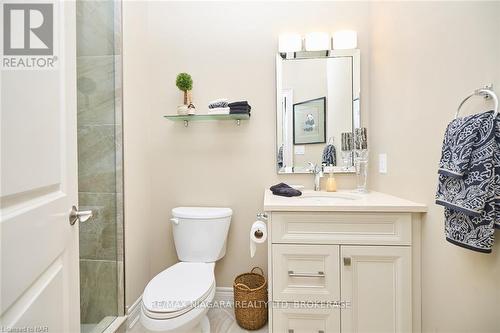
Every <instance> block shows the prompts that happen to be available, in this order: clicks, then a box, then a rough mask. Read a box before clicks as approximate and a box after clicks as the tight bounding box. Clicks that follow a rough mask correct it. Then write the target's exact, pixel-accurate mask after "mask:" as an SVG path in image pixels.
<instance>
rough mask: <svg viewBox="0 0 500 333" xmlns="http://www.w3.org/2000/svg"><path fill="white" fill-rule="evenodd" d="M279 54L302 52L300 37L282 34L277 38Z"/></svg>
mask: <svg viewBox="0 0 500 333" xmlns="http://www.w3.org/2000/svg"><path fill="white" fill-rule="evenodd" d="M278 49H279V52H281V53H286V52H296V51H302V36H300V35H299V34H284V35H280V38H279V46H278Z"/></svg>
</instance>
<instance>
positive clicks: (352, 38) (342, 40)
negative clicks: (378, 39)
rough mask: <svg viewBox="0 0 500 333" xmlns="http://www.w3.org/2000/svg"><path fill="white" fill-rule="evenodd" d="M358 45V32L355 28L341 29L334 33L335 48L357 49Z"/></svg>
mask: <svg viewBox="0 0 500 333" xmlns="http://www.w3.org/2000/svg"><path fill="white" fill-rule="evenodd" d="M357 46H358V34H357V32H356V31H354V30H341V31H337V32H334V33H333V49H334V50H346V49H355V48H356V47H357Z"/></svg>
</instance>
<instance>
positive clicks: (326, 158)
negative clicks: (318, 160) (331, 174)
mask: <svg viewBox="0 0 500 333" xmlns="http://www.w3.org/2000/svg"><path fill="white" fill-rule="evenodd" d="M322 160H323V161H322V164H323V165H333V166H336V165H337V151H336V149H335V146H334V145H332V144H329V145H326V146H325V149H323V156H322Z"/></svg>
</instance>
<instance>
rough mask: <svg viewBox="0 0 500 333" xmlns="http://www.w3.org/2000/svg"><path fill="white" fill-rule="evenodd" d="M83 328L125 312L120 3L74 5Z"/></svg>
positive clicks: (98, 328) (98, 326)
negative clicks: (87, 214)
mask: <svg viewBox="0 0 500 333" xmlns="http://www.w3.org/2000/svg"><path fill="white" fill-rule="evenodd" d="M76 11H77V90H78V191H79V193H78V196H79V207H80V209H82V210H86V209H91V210H92V211H93V212H94V218H92V219H91V220H89V221H87V222H85V223H81V224H80V314H81V331H82V332H85V333H89V332H92V333H98V332H102V331H103V330H104V329H106V327H108V326H109V324H110V323H111V322H113V320H114V319H116V317H117V316H122V315H123V314H124V284H123V180H122V118H121V117H122V108H121V100H122V99H121V45H120V43H121V2H120V1H83V0H81V1H77V5H76Z"/></svg>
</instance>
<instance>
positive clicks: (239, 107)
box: [229, 105, 252, 111]
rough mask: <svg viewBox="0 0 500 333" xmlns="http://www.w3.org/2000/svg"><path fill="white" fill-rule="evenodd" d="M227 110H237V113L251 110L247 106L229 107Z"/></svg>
mask: <svg viewBox="0 0 500 333" xmlns="http://www.w3.org/2000/svg"><path fill="white" fill-rule="evenodd" d="M229 109H231V110H237V111H250V110H252V107H251V106H250V105H248V106H230V107H229Z"/></svg>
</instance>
